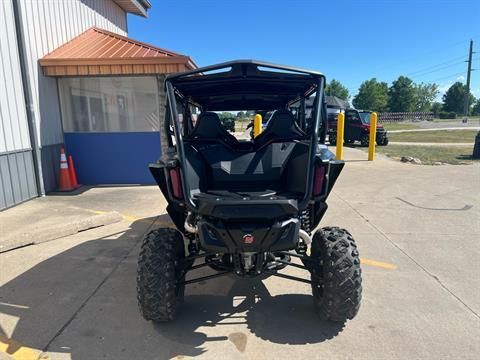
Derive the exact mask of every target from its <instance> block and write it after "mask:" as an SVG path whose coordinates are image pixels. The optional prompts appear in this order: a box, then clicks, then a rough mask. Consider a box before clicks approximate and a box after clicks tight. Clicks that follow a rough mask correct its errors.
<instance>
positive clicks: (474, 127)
mask: <svg viewBox="0 0 480 360" xmlns="http://www.w3.org/2000/svg"><path fill="white" fill-rule="evenodd" d="M446 130H449V131H450V130H480V126H468V127H458V126H452V127H434V128H426V129H405V130H388V133H389V134H390V133H391V134H395V133H405V132H424V131H446Z"/></svg>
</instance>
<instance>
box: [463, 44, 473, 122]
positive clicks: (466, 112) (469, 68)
mask: <svg viewBox="0 0 480 360" xmlns="http://www.w3.org/2000/svg"><path fill="white" fill-rule="evenodd" d="M472 54H473V40H470V51H469V52H468V70H467V89H466V90H467V91H466V92H465V103H464V107H463V115H464V118H463V122H464V123H466V122H467V118H468V110H469V109H470V106H469V105H470V104H469V102H470V74H471V73H472Z"/></svg>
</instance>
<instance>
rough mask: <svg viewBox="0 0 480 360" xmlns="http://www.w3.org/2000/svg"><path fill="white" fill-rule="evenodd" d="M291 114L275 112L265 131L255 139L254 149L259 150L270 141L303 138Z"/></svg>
mask: <svg viewBox="0 0 480 360" xmlns="http://www.w3.org/2000/svg"><path fill="white" fill-rule="evenodd" d="M305 136H306V134H305V132H304V131H303V130H302V129H300V127H299V126H298V124H297V122H296V121H295V118H294V117H293V115H292V113H291V112H290V111H288V110H276V111H275V112H274V113H273V114H272V116H271V117H270V120H269V121H268V125H267V127H266V129H265V130H264V131H263V132H262V133H261V134H260V135H258V136H257V137H256V138H255V147H257V148H259V147H262V146H264V145H265V144H267V143H269V142H271V141H291V140H301V139H303V138H305Z"/></svg>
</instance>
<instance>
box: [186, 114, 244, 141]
mask: <svg viewBox="0 0 480 360" xmlns="http://www.w3.org/2000/svg"><path fill="white" fill-rule="evenodd" d="M186 138H187V139H199V140H200V139H207V140H221V141H223V142H225V143H227V144H228V145H230V146H236V145H237V144H238V140H237V139H236V138H235V136H233V135H232V134H230V133H229V132H228V131H227V130H226V129H225V128H224V127H223V125H222V123H221V122H220V118H219V117H218V114H216V113H214V112H210V111H205V112H203V113H201V114H200V115H199V116H198V119H197V123H196V125H195V127H194V128H193V130H192V132H191V133H190V134H189V135H188V137H186Z"/></svg>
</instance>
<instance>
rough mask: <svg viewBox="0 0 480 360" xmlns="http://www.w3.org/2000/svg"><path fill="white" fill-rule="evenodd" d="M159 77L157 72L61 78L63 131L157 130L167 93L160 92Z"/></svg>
mask: <svg viewBox="0 0 480 360" xmlns="http://www.w3.org/2000/svg"><path fill="white" fill-rule="evenodd" d="M157 81H158V80H157V78H156V77H154V76H138V77H130V76H129V77H82V78H61V79H59V90H60V102H61V108H62V119H63V127H64V131H65V132H132V131H158V130H159V117H160V116H163V109H164V104H165V95H164V94H163V92H162V93H161V94H159V93H158V85H157ZM160 109H162V111H160Z"/></svg>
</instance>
